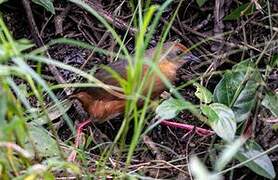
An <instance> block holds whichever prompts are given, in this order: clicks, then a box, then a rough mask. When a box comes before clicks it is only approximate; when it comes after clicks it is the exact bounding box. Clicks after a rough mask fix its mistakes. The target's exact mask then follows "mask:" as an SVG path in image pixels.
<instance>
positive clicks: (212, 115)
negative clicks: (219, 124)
mask: <svg viewBox="0 0 278 180" xmlns="http://www.w3.org/2000/svg"><path fill="white" fill-rule="evenodd" d="M201 111H202V113H203V114H204V115H206V116H207V117H208V120H209V122H213V121H218V120H219V116H218V114H217V113H216V112H215V111H214V110H213V109H212V108H211V107H210V106H208V105H203V106H201Z"/></svg>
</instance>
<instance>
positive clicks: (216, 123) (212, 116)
mask: <svg viewBox="0 0 278 180" xmlns="http://www.w3.org/2000/svg"><path fill="white" fill-rule="evenodd" d="M201 110H202V112H203V113H204V114H205V115H206V116H207V117H208V119H209V121H208V124H209V125H210V126H211V128H212V129H213V130H214V132H215V133H216V134H217V135H218V136H219V137H221V138H222V139H224V140H225V141H228V142H231V141H233V140H234V138H235V133H236V120H235V115H234V112H233V111H232V110H231V109H230V108H229V107H227V106H225V105H224V104H219V103H213V104H210V105H209V106H207V105H206V106H203V107H202V108H201Z"/></svg>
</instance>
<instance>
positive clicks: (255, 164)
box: [235, 140, 276, 179]
mask: <svg viewBox="0 0 278 180" xmlns="http://www.w3.org/2000/svg"><path fill="white" fill-rule="evenodd" d="M263 152H264V151H263V149H262V148H261V147H260V145H258V144H257V143H256V142H255V141H251V140H248V141H247V142H246V143H245V145H244V146H243V147H242V148H240V150H239V152H238V153H237V154H236V156H235V158H236V159H237V160H239V161H240V162H243V161H246V160H248V159H250V158H252V157H254V156H257V155H258V154H260V153H263ZM244 165H245V166H247V167H248V168H249V169H251V170H252V171H254V172H255V173H257V174H259V175H261V176H264V177H266V178H269V179H274V178H275V176H276V174H275V170H274V167H273V164H272V162H271V160H270V158H269V157H268V155H267V154H264V155H262V156H260V157H258V158H256V159H255V160H253V161H251V162H248V163H246V164H244Z"/></svg>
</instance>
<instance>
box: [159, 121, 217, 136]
mask: <svg viewBox="0 0 278 180" xmlns="http://www.w3.org/2000/svg"><path fill="white" fill-rule="evenodd" d="M160 124H162V125H166V126H170V127H174V128H179V129H184V130H187V131H192V130H194V129H195V132H196V133H197V134H198V135H200V136H211V135H213V134H215V133H214V132H213V131H210V130H208V129H204V128H200V127H195V126H192V125H188V124H182V123H177V122H171V121H167V120H163V121H161V122H160Z"/></svg>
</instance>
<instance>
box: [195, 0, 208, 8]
mask: <svg viewBox="0 0 278 180" xmlns="http://www.w3.org/2000/svg"><path fill="white" fill-rule="evenodd" d="M196 2H197V4H198V6H199V7H202V6H203V5H204V4H205V3H206V2H207V0H196Z"/></svg>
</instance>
